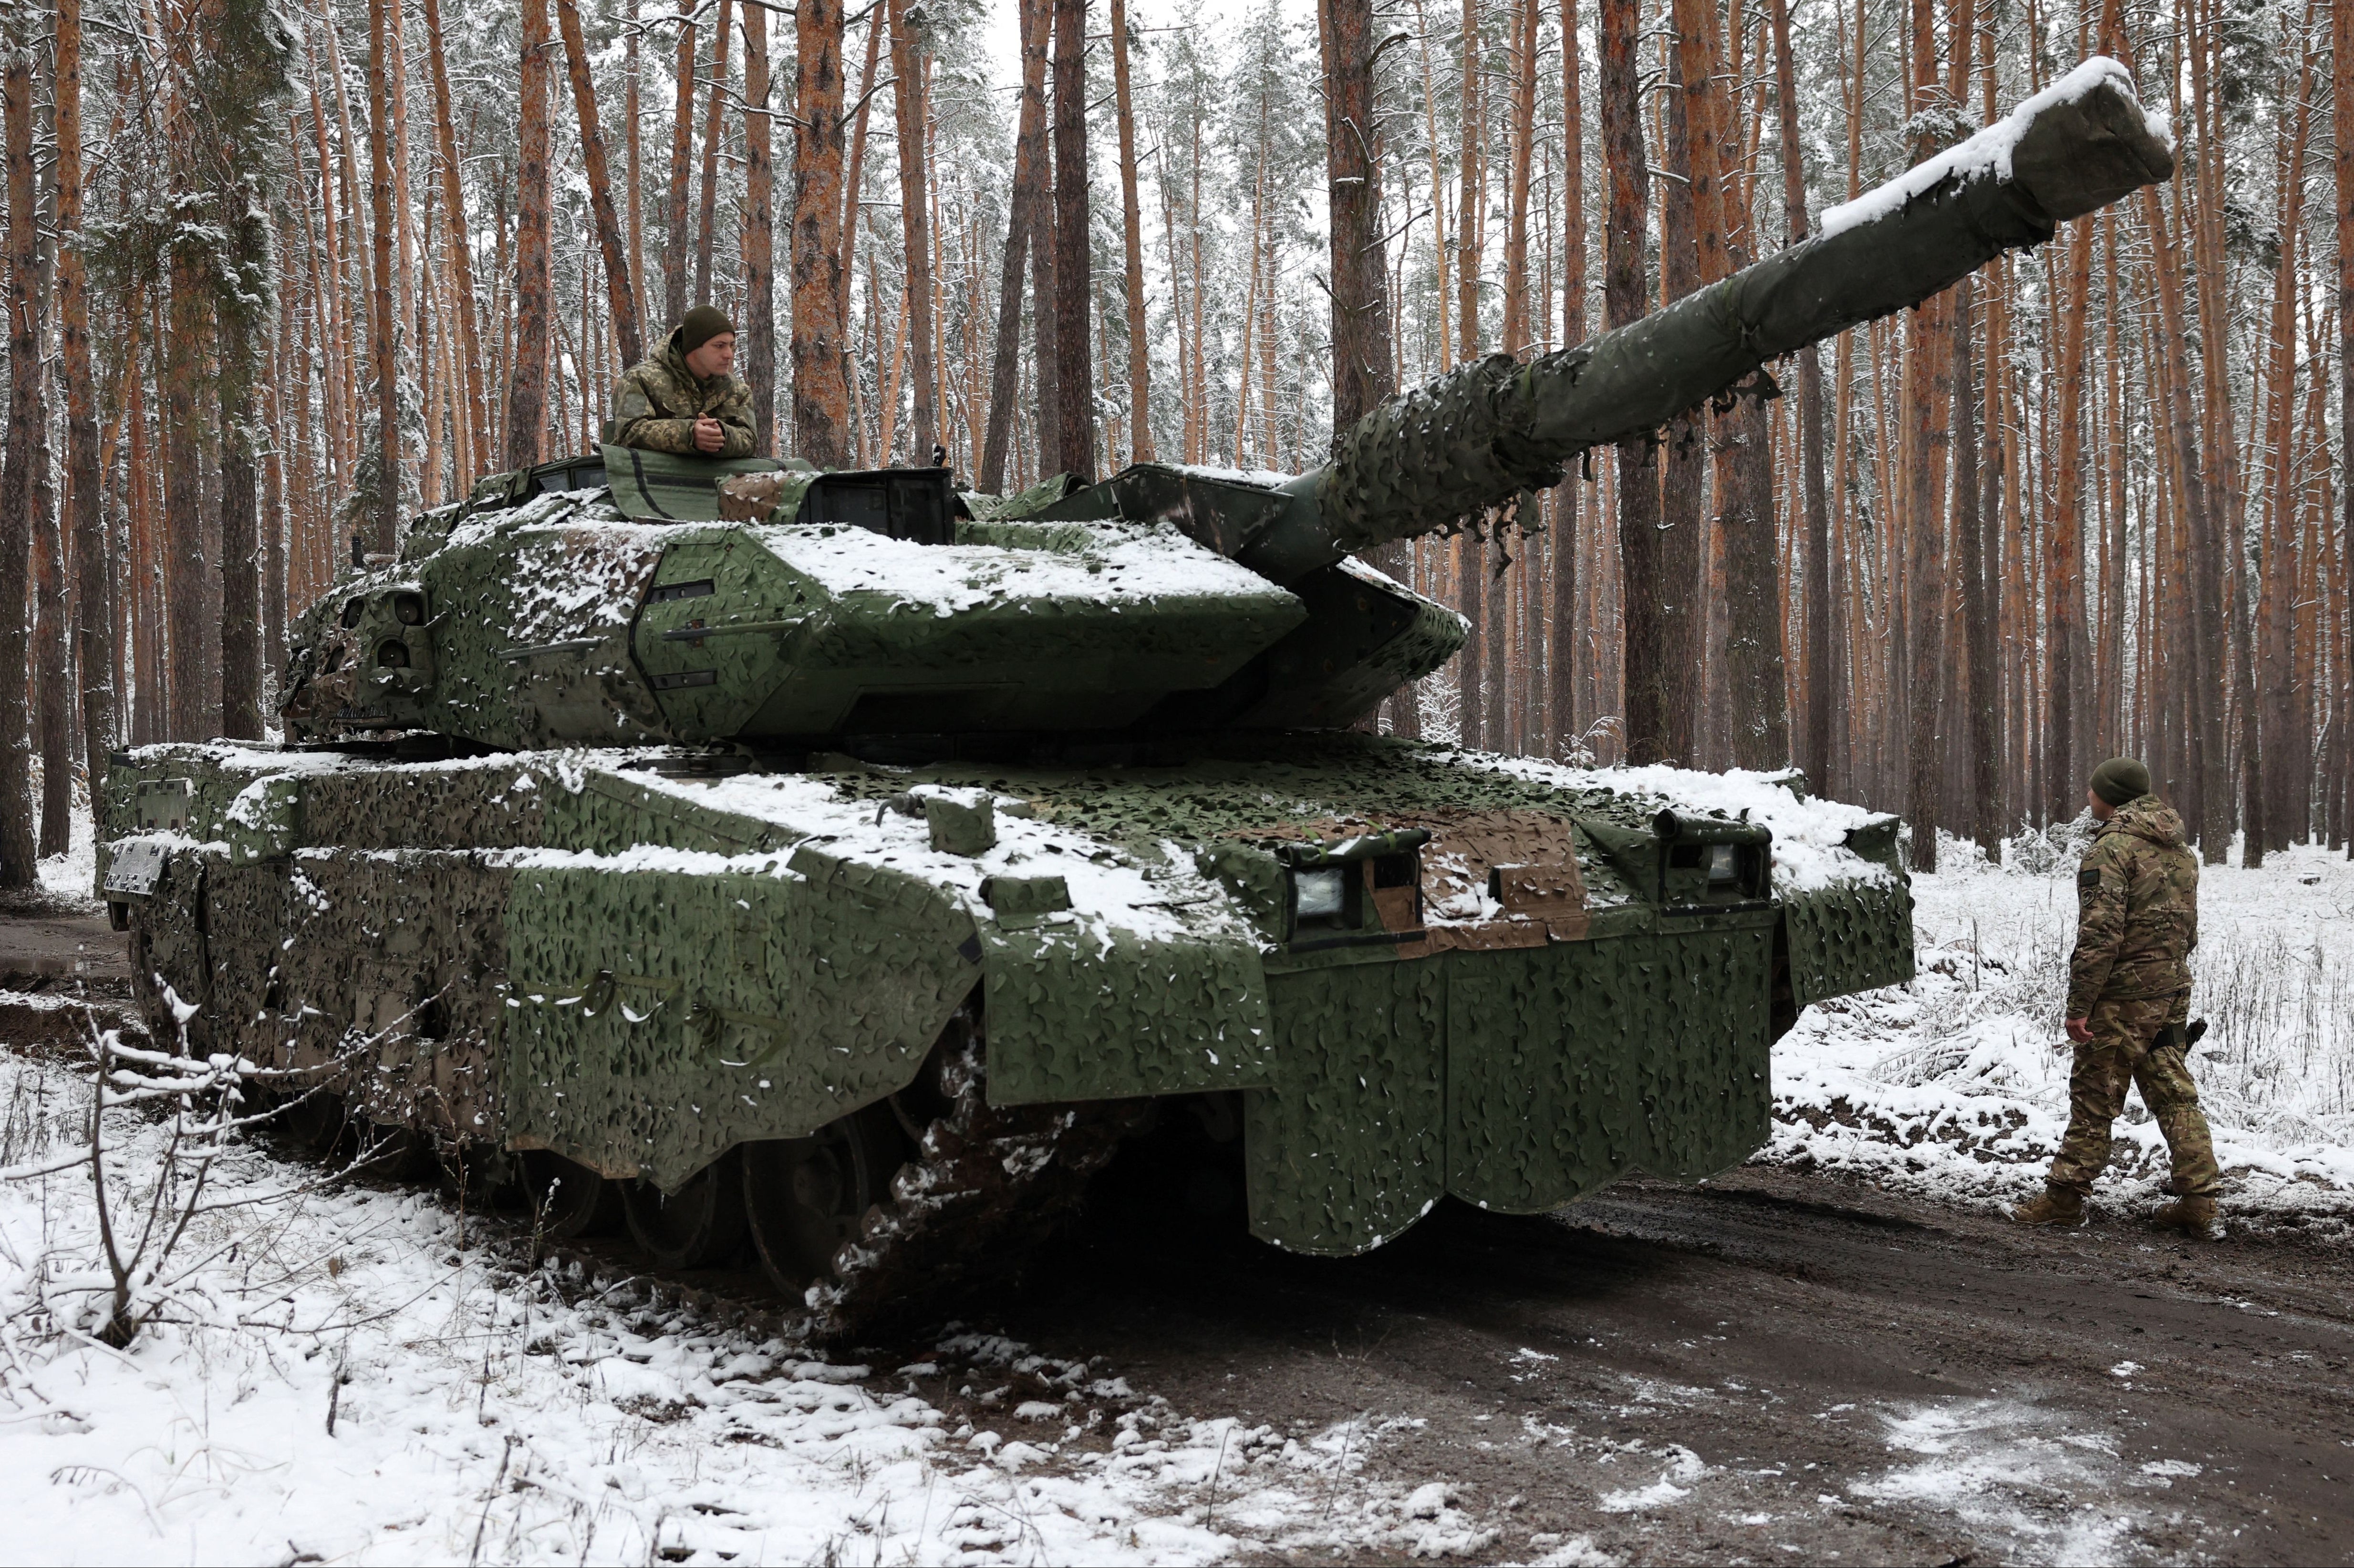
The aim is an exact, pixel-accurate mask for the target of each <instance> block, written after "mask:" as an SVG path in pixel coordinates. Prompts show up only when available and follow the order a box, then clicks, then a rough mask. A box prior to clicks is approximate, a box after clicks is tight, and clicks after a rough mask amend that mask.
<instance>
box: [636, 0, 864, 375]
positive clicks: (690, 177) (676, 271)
mask: <svg viewBox="0 0 2354 1568" xmlns="http://www.w3.org/2000/svg"><path fill="white" fill-rule="evenodd" d="M830 8H831V9H832V12H833V16H834V29H833V32H834V43H833V56H832V60H833V66H834V71H833V79H834V101H835V102H836V103H839V102H840V101H841V100H842V69H841V68H842V26H841V16H842V13H841V9H840V6H839V5H838V3H837V4H836V5H832V6H831V7H830ZM701 9H702V3H701V0H678V15H679V23H678V78H677V95H676V98H675V100H674V103H673V109H674V112H673V114H672V116H671V126H670V191H669V193H668V199H667V201H666V202H665V204H664V207H663V320H662V322H661V323H659V324H658V326H657V328H656V330H655V332H654V334H653V336H654V339H655V341H656V342H660V341H662V340H663V338H664V337H666V336H667V335H668V334H669V333H670V331H671V329H672V328H673V327H675V326H677V325H678V323H679V318H680V317H682V316H684V315H685V314H686V303H687V301H686V285H687V281H688V279H687V267H688V264H689V258H688V255H687V249H686V198H687V192H688V189H689V187H690V186H691V185H693V184H694V177H695V21H694V17H695V15H696V14H697V13H698V12H699V11H700V10H701ZM836 166H837V167H839V164H837V165H836ZM839 177H840V176H839V175H837V176H836V178H837V179H838V178H839Z"/></svg>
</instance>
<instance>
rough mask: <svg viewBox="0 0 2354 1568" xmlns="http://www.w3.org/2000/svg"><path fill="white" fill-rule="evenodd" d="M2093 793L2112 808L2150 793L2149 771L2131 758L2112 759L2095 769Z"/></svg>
mask: <svg viewBox="0 0 2354 1568" xmlns="http://www.w3.org/2000/svg"><path fill="white" fill-rule="evenodd" d="M2093 793H2094V794H2095V795H2098V796H2099V797H2100V798H2101V799H2102V800H2106V801H2107V802H2108V803H2109V804H2110V805H2112V806H2122V805H2124V804H2125V803H2126V801H2128V800H2140V799H2141V798H2142V797H2143V796H2144V795H2147V794H2148V793H2149V769H2148V768H2145V767H2143V766H2142V765H2141V764H2140V763H2138V762H2137V761H2135V760H2134V759H2133V758H2130V757H2112V758H2109V759H2108V760H2107V761H2106V762H2104V763H2102V764H2101V765H2100V766H2099V767H2098V768H2094V769H2093Z"/></svg>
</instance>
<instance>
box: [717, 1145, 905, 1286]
mask: <svg viewBox="0 0 2354 1568" xmlns="http://www.w3.org/2000/svg"><path fill="white" fill-rule="evenodd" d="M902 1152H903V1151H902V1148H901V1144H900V1139H899V1129H898V1128H897V1126H896V1123H895V1118H893V1117H892V1115H891V1113H890V1111H889V1110H888V1109H887V1108H886V1107H883V1106H879V1105H877V1106H869V1107H866V1108H865V1109H864V1110H861V1111H854V1112H852V1113H851V1114H850V1115H848V1116H845V1117H839V1118H835V1119H834V1120H832V1121H830V1122H828V1123H827V1124H826V1125H825V1126H823V1127H822V1128H818V1130H817V1131H816V1132H814V1133H812V1134H811V1136H809V1137H807V1138H784V1139H770V1140H768V1141H766V1142H761V1143H748V1144H746V1145H745V1146H744V1150H743V1156H744V1213H745V1218H746V1220H747V1222H748V1224H749V1225H750V1227H751V1231H752V1245H754V1246H755V1247H757V1248H758V1249H759V1254H760V1266H761V1267H762V1268H764V1269H766V1270H767V1271H768V1275H769V1281H770V1282H771V1283H772V1284H774V1285H775V1286H776V1287H777V1288H778V1289H779V1290H781V1291H783V1292H785V1293H786V1294H787V1295H789V1296H799V1295H800V1294H801V1291H802V1290H803V1289H805V1288H807V1287H809V1286H810V1285H811V1283H812V1282H814V1281H817V1280H821V1279H831V1278H832V1277H833V1258H834V1254H836V1253H837V1252H839V1251H841V1250H842V1246H843V1243H845V1242H852V1241H855V1240H857V1239H858V1234H859V1227H860V1224H862V1222H864V1219H865V1217H866V1211H867V1210H868V1209H870V1208H872V1207H874V1206H875V1204H876V1203H879V1202H884V1201H885V1196H886V1190H887V1186H888V1183H889V1182H890V1180H891V1175H892V1172H894V1171H896V1170H897V1169H898V1168H899V1161H900V1160H901V1158H902Z"/></svg>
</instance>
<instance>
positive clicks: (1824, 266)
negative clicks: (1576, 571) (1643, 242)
mask: <svg viewBox="0 0 2354 1568" xmlns="http://www.w3.org/2000/svg"><path fill="white" fill-rule="evenodd" d="M2173 172H2174V153H2173V146H2172V141H2171V137H2170V135H2169V134H2168V131H2167V128H2166V126H2165V125H2164V123H2163V122H2158V121H2153V120H2152V119H2151V118H2150V117H2149V116H2147V115H2146V114H2145V113H2144V112H2143V111H2142V108H2141V104H2140V102H2139V101H2138V100H2137V97H2136V95H2135V92H2134V84H2133V79H2132V76H2131V74H2130V73H2129V72H2128V71H2127V70H2126V68H2125V67H2124V66H2122V65H2120V64H2118V63H2117V62H2116V61H2115V60H2111V59H2107V58H2097V57H2096V58H2093V59H2089V60H2087V61H2085V62H2084V64H2083V65H2081V66H2079V67H2078V68H2077V69H2075V70H2073V71H2072V72H2071V73H2069V75H2068V76H2066V77H2065V78H2063V79H2062V80H2060V81H2059V82H2057V83H2055V84H2054V85H2053V86H2052V88H2050V89H2049V90H2046V91H2044V92H2042V93H2040V94H2038V95H2037V96H2036V97H2034V98H2032V99H2031V100H2029V101H2027V102H2025V103H2023V104H2021V105H2020V107H2019V108H2018V109H2017V110H2016V111H2013V112H2012V113H2011V114H2010V115H2009V117H2008V118H2006V119H2004V120H2002V121H1999V122H1996V123H1995V124H1993V125H1990V126H1988V127H1987V128H1986V129H1985V130H1984V131H1981V132H1978V134H1977V135H1976V136H1973V137H1971V138H1970V139H1969V140H1968V141H1967V142H1965V143H1961V144H1960V145H1958V146H1956V147H1954V148H1952V149H1951V150H1949V151H1948V152H1946V153H1945V154H1941V155H1939V156H1937V157H1935V158H1932V159H1929V160H1926V161H1925V162H1923V163H1922V164H1917V165H1915V166H1914V168H1912V169H1911V170H1909V171H1907V172H1906V173H1905V174H1904V175H1901V176H1899V177H1898V178H1897V179H1895V180H1893V181H1891V182H1889V183H1888V184H1886V185H1881V186H1879V187H1877V188H1876V189H1874V190H1872V191H1870V192H1867V193H1866V194H1865V195H1864V196H1861V197H1859V198H1858V199H1857V200H1855V201H1853V202H1850V203H1849V204H1847V205H1846V206H1845V207H1835V208H1833V209H1831V210H1830V211H1829V213H1827V214H1825V215H1824V217H1823V221H1822V227H1821V231H1820V232H1819V233H1818V234H1817V235H1815V236H1814V237H1812V238H1808V239H1806V240H1803V241H1801V242H1800V243H1798V244H1797V245H1794V246H1791V247H1789V248H1788V249H1785V250H1782V251H1780V252H1777V253H1776V254H1775V255H1773V256H1769V257H1767V258H1766V259H1765V260H1762V261H1759V262H1756V263H1755V264H1754V265H1752V266H1749V267H1746V268H1744V269H1743V270H1740V271H1738V272H1735V273H1734V274H1733V275H1732V276H1731V277H1729V278H1725V279H1723V280H1722V281H1718V282H1716V283H1713V284H1711V285H1709V286H1708V287H1706V288H1703V289H1700V290H1697V291H1694V292H1692V293H1691V294H1688V295H1686V296H1684V297H1683V298H1682V299H1681V300H1678V301H1677V302H1674V303H1673V304H1671V305H1670V306H1668V307H1667V308H1666V309H1664V310H1661V311H1659V312H1656V313H1652V314H1650V315H1648V316H1646V317H1644V318H1643V319H1642V320H1640V321H1638V322H1634V323H1629V324H1628V325H1626V326H1622V327H1618V328H1617V329H1615V330H1613V331H1610V332H1606V333H1604V334H1601V335H1600V336H1598V337H1595V338H1592V339H1590V340H1588V341H1587V342H1585V343H1583V344H1578V345H1576V346H1575V347H1573V348H1566V349H1563V350H1561V351H1559V352H1557V353H1553V354H1549V355H1543V356H1542V357H1540V358H1538V359H1535V360H1533V361H1531V362H1529V363H1527V364H1522V363H1520V362H1518V361H1516V360H1514V359H1513V358H1511V356H1510V355H1501V354H1498V355H1489V356H1488V357H1487V358H1485V359H1481V360H1477V361H1474V362H1472V363H1470V364H1467V365H1464V366H1458V368H1456V369H1454V370H1452V371H1449V372H1447V374H1446V375H1444V376H1438V377H1437V378H1436V379H1434V380H1432V381H1430V382H1427V383H1426V384H1425V385H1423V386H1422V387H1416V388H1415V389H1414V390H1412V391H1410V392H1407V393H1405V394H1403V395H1402V396H1400V397H1394V398H1392V399H1391V400H1390V401H1389V402H1387V403H1385V404H1384V405H1383V406H1382V407H1380V408H1376V409H1375V410H1373V412H1372V413H1371V414H1368V415H1367V416H1366V417H1365V418H1363V419H1362V420H1361V421H1359V422H1358V423H1357V425H1356V426H1355V427H1353V428H1352V429H1350V430H1349V431H1348V433H1347V434H1346V435H1344V436H1342V437H1341V439H1340V440H1339V441H1337V442H1336V443H1335V446H1334V452H1333V457H1332V460H1331V461H1330V462H1329V463H1327V464H1326V465H1325V466H1324V467H1323V468H1322V469H1320V470H1319V471H1316V472H1315V473H1313V474H1310V475H1307V476H1305V477H1304V478H1303V479H1302V480H1300V481H1297V482H1295V485H1296V486H1297V490H1298V491H1306V490H1308V489H1309V487H1310V484H1311V483H1312V485H1313V491H1312V493H1313V495H1314V498H1315V502H1316V504H1315V505H1314V506H1313V507H1307V506H1295V507H1293V508H1291V509H1290V510H1289V511H1288V514H1287V515H1286V517H1285V519H1284V521H1283V522H1282V523H1281V524H1278V525H1277V526H1274V527H1270V528H1268V529H1267V530H1265V531H1264V532H1262V533H1260V534H1258V535H1257V536H1256V537H1254V538H1253V539H1252V540H1251V541H1250V543H1249V544H1248V545H1247V546H1246V547H1245V548H1244V549H1243V550H1242V551H1241V552H1240V553H1239V556H1238V558H1239V559H1240V560H1241V561H1242V562H1243V564H1244V565H1246V566H1248V567H1253V568H1254V569H1256V570H1257V571H1260V572H1262V573H1263V574H1265V575H1266V576H1267V577H1271V578H1273V579H1274V580H1276V581H1278V582H1288V581H1292V580H1295V579H1296V578H1298V577H1301V576H1303V575H1305V574H1306V573H1307V572H1309V571H1312V570H1314V569H1316V568H1317V567H1323V566H1329V565H1331V564H1332V563H1333V562H1335V561H1337V560H1339V559H1340V558H1341V556H1346V555H1352V554H1355V553H1357V552H1360V551H1363V550H1368V549H1372V548H1373V547H1374V546H1380V545H1384V544H1387V543H1389V542H1390V541H1392V540H1395V539H1406V538H1413V537H1415V536H1416V535H1422V534H1427V533H1431V532H1434V531H1436V530H1438V529H1442V528H1445V527H1447V526H1448V525H1449V524H1454V523H1456V522H1457V521H1458V520H1460V519H1463V518H1465V517H1469V516H1476V515H1478V514H1480V513H1482V512H1483V511H1486V510H1487V509H1490V508H1492V507H1499V506H1503V505H1507V504H1509V503H1511V501H1512V500H1513V499H1514V498H1515V497H1516V496H1518V495H1520V494H1522V493H1524V492H1528V491H1532V490H1539V489H1543V488H1546V487H1548V486H1551V485H1554V484H1558V483H1560V482H1561V481H1562V478H1563V474H1564V470H1565V468H1566V466H1567V464H1568V463H1569V462H1570V461H1573V460H1574V459H1575V458H1576V456H1577V455H1578V454H1579V453H1580V452H1582V451H1585V450H1587V449H1589V448H1592V447H1597V446H1606V445H1608V444H1610V443H1612V442H1614V441H1619V440H1627V439H1629V438H1632V437H1635V436H1639V435H1642V434H1644V433H1646V432H1648V431H1651V430H1655V429H1659V427H1660V426H1661V425H1663V424H1665V423H1667V422H1668V421H1669V420H1670V419H1672V418H1675V417H1676V416H1677V415H1679V414H1681V413H1683V412H1684V411H1685V410H1687V409H1689V408H1695V407H1697V406H1698V405H1700V404H1701V403H1702V402H1704V401H1707V400H1708V399H1710V398H1711V397H1717V396H1720V395H1722V394H1724V393H1726V392H1728V391H1730V390H1733V389H1734V388H1736V387H1741V386H1742V384H1743V383H1744V381H1746V380H1747V378H1748V377H1750V376H1754V375H1755V374H1756V373H1757V372H1759V371H1760V370H1762V369H1763V368H1764V367H1765V366H1766V365H1767V364H1768V363H1770V362H1771V361H1773V360H1775V359H1776V358H1779V357H1780V356H1781V355H1786V354H1789V353H1791V352H1792V351H1794V350H1796V349H1799V348H1802V347H1805V346H1806V345H1807V344H1812V343H1817V342H1819V341H1820V340H1822V339H1824V338H1827V337H1830V336H1833V335H1834V334H1838V333H1840V332H1843V331H1845V330H1847V329H1848V328H1850V327H1852V326H1856V325H1859V324H1861V323H1865V322H1869V321H1872V320H1875V319H1877V318H1879V317H1881V316H1884V315H1888V314H1890V313H1893V312H1895V311H1899V310H1903V309H1904V308H1905V307H1906V306H1908V305H1915V304H1918V303H1920V302H1922V301H1923V300H1925V299H1927V298H1928V297H1929V296H1931V295H1933V294H1935V293H1938V292H1940V291H1943V290H1945V289H1946V288H1949V287H1951V286H1952V285H1953V284H1955V283H1956V282H1958V281H1961V280H1962V279H1963V278H1965V277H1967V276H1968V275H1969V274H1970V273H1972V272H1974V271H1976V270H1978V269H1979V268H1980V267H1983V266H1985V265H1986V264H1987V263H1988V262H1989V261H1992V260H1995V259H1996V258H1997V257H1999V256H2001V255H2002V254H2003V253H2004V252H2006V251H2009V250H2013V249H2020V248H2023V247H2030V246H2035V245H2041V244H2042V243H2043V242H2045V241H2046V240H2048V239H2050V238H2052V234H2053V232H2054V230H2055V229H2056V228H2057V227H2058V226H2059V225H2060V224H2061V223H2062V222H2065V221H2066V220H2068V219H2070V218H2073V217H2082V216H2084V214H2086V213H2089V212H2094V211H2097V210H2099V209H2100V208H2101V207H2106V206H2107V205H2109V204H2110V203H2111V202H2114V201H2116V200H2118V199H2120V198H2122V197H2124V196H2127V195H2129V194H2131V193H2132V192H2133V191H2136V190H2137V189H2139V188H2140V187H2142V186H2143V185H2149V184H2153V183H2155V182H2157V181H2158V180H2162V179H2165V178H2167V177H2168V175H2171V174H2172V173H2173ZM1760 390H1764V388H1760ZM1287 488H1292V487H1287ZM1295 493H1297V492H1295Z"/></svg>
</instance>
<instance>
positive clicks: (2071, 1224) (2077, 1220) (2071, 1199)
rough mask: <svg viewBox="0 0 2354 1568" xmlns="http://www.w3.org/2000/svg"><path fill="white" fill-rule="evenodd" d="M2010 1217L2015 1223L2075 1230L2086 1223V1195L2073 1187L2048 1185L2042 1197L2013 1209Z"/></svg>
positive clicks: (2032, 1199)
mask: <svg viewBox="0 0 2354 1568" xmlns="http://www.w3.org/2000/svg"><path fill="white" fill-rule="evenodd" d="M2010 1218H2011V1223H2012V1224H2021V1225H2051V1226H2053V1227H2055V1228H2058V1229H2062V1230H2073V1228H2075V1227H2076V1226H2078V1225H2081V1224H2084V1194H2083V1193H2081V1192H2077V1191H2076V1189H2074V1188H2073V1187H2046V1188H2044V1189H2043V1195H2042V1196H2041V1197H2040V1198H2030V1199H2029V1200H2028V1201H2027V1202H2024V1203H2021V1204H2020V1205H2019V1207H2017V1208H2015V1209H2013V1210H2011V1212H2010Z"/></svg>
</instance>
